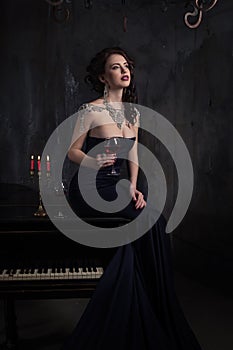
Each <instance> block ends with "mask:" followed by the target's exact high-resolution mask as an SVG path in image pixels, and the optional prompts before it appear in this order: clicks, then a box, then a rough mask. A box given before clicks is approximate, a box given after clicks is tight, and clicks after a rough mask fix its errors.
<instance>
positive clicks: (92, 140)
mask: <svg viewBox="0 0 233 350" xmlns="http://www.w3.org/2000/svg"><path fill="white" fill-rule="evenodd" d="M103 141H104V139H101V138H96V137H90V136H88V137H87V143H86V150H85V151H89V150H91V149H92V147H94V146H96V145H97V144H99V143H103ZM134 142H135V139H134V138H130V139H127V138H121V147H120V150H121V152H123V153H124V152H126V153H127V152H128V151H129V149H130V148H131V147H132V145H133V143H134ZM119 152H120V151H119ZM93 156H94V154H93ZM122 158H124V157H122ZM122 164H123V161H122V159H120V155H118V159H117V162H116V168H117V169H120V168H121V166H122ZM88 171H91V170H88V169H87V173H88ZM107 172H109V167H105V168H101V169H100V170H99V172H98V176H97V178H96V185H97V189H98V191H99V193H100V195H101V196H102V197H103V198H104V199H105V200H108V201H111V200H113V199H115V198H116V196H117V194H116V191H115V184H116V182H117V181H118V178H117V177H111V176H108V175H106V174H107ZM86 180H87V182H88V174H87V177H86ZM89 185H90V187H91V184H89ZM71 188H72V191H71V192H70V203H71V206H72V207H73V208H74V210H75V211H76V212H77V214H78V215H80V216H85V217H87V216H94V217H96V216H101V215H103V216H105V217H106V214H103V213H100V212H98V211H96V210H94V209H93V208H90V207H89V206H88V205H87V204H86V203H85V201H84V200H83V199H82V197H81V194H80V192H79V189H78V185H77V176H76V177H74V178H73V181H72V184H71ZM77 203H78V205H77ZM134 205H135V204H134V202H133V201H132V202H131V203H130V204H129V205H128V206H127V207H126V208H125V209H124V210H122V211H121V212H120V213H119V212H118V213H117V216H118V217H119V216H124V217H128V218H130V219H133V218H135V217H136V216H137V215H138V214H139V213H140V210H136V209H135V206H134ZM142 210H143V209H142ZM111 216H112V215H111ZM165 226H166V221H165V218H164V217H163V216H162V215H161V216H160V217H159V219H158V220H157V222H156V223H155V224H154V226H153V227H152V228H151V229H150V230H149V231H148V232H147V233H146V234H144V235H143V236H142V237H140V238H138V239H137V240H135V241H133V242H132V243H129V244H126V245H122V246H120V247H118V248H116V250H115V251H114V254H113V256H112V257H111V259H110V261H109V263H108V265H107V268H106V270H105V271H104V274H103V275H102V277H101V278H100V280H99V282H98V285H97V288H96V290H95V292H94V294H93V296H92V298H91V300H90V301H89V303H88V305H87V307H86V309H85V311H84V313H83V315H82V317H81V319H80V321H79V322H78V324H77V326H76V327H75V329H74V330H73V332H72V333H71V335H70V336H69V337H68V339H66V341H65V343H64V345H63V348H62V350H105V349H109V350H201V347H200V345H199V344H198V341H197V340H196V337H195V335H194V333H193V331H192V329H191V328H190V325H189V324H188V322H187V320H186V318H185V316H184V314H183V311H182V309H181V307H180V304H179V302H178V300H177V297H176V294H175V288H174V281H173V270H172V258H171V246H170V238H169V235H168V234H166V233H165Z"/></svg>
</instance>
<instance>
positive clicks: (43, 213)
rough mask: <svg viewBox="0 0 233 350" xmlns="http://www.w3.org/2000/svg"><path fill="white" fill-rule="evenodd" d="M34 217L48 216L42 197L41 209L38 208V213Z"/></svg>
mask: <svg viewBox="0 0 233 350" xmlns="http://www.w3.org/2000/svg"><path fill="white" fill-rule="evenodd" d="M34 216H39V217H44V216H47V213H46V211H45V209H44V208H43V205H42V200H41V196H40V203H39V207H38V209H37V211H36V212H35V213H34Z"/></svg>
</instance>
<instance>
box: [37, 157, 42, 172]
mask: <svg viewBox="0 0 233 350" xmlns="http://www.w3.org/2000/svg"><path fill="white" fill-rule="evenodd" d="M37 168H38V171H40V170H41V163H40V156H38V157H37Z"/></svg>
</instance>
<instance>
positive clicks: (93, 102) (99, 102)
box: [88, 98, 104, 106]
mask: <svg viewBox="0 0 233 350" xmlns="http://www.w3.org/2000/svg"><path fill="white" fill-rule="evenodd" d="M103 102H104V99H103V98H97V99H96V100H93V101H90V102H88V103H89V104H92V105H97V106H98V105H102V106H103Z"/></svg>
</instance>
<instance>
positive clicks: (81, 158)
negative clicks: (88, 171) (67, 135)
mask: <svg viewBox="0 0 233 350" xmlns="http://www.w3.org/2000/svg"><path fill="white" fill-rule="evenodd" d="M86 137H87V132H86V133H85V134H83V135H82V136H80V137H79V138H78V139H77V140H76V141H75V142H73V144H72V145H71V147H70V148H69V151H68V158H69V159H70V160H72V161H73V162H75V163H77V164H81V162H82V165H83V166H85V167H88V168H92V169H98V168H99V167H98V165H97V162H96V158H93V157H90V156H88V155H86V153H84V152H83V151H82V147H83V144H84V142H85V139H86Z"/></svg>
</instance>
